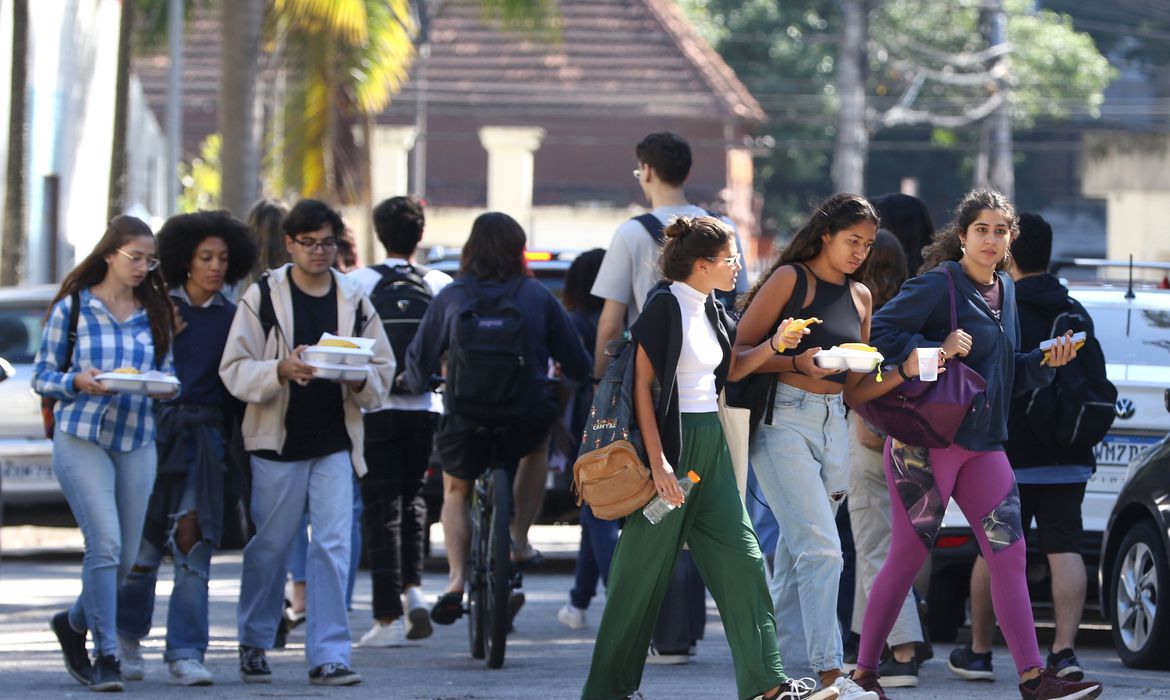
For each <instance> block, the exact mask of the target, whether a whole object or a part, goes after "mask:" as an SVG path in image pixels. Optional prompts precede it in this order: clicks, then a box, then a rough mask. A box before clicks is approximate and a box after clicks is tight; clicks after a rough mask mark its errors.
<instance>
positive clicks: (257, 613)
mask: <svg viewBox="0 0 1170 700" xmlns="http://www.w3.org/2000/svg"><path fill="white" fill-rule="evenodd" d="M251 464H252V520H253V521H254V522H255V524H256V536H255V537H253V538H252V540H251V541H250V542H248V546H246V547H244V564H243V573H242V575H241V577H240V602H239V636H240V644H243V645H246V646H250V647H260V648H262V649H271V648H272V646H273V643H274V642H275V640H276V628H277V626H278V625H279V623H280V615H281V610H282V606H283V600H284V595H283V594H284V580H285V572H286V571H287V570H288V569H287V566H288V557H289V551H290V550H291V549H292V545H293V540H294V539H295V538H296V535H297V529H298V528H299V527H301V526H302V517H303V516H304V513H305V510H306V506H307V508H308V513H309V525H310V527H311V528H312V530H313V537H312V540H311V541H310V542H309V548H308V553H307V557H306V560H307V561H306V571H305V574H306V576H305V588H306V591H305V593H306V596H307V600H306V607H305V617H306V620H305V655H306V657H307V658H308V662H309V666H310V667H311V668H312V667H317V666H320V665H322V664H327V663H343V664H345V665H347V666H348V665H349V659H350V646H351V641H352V640H351V638H350V634H349V618H348V615H347V614H346V610H345V588H346V577H347V574H348V569H349V562H350V537H351V531H352V526H353V475H352V472H353V467H352V465H351V463H350V460H349V453H348V452H334V453H333V454H330V455H326V456H324V457H319V458H317V459H309V460H304V461H299V462H277V461H273V460H267V459H262V458H260V457H256V456H255V455H252V457H251Z"/></svg>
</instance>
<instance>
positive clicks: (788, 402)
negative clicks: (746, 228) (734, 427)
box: [736, 194, 878, 700]
mask: <svg viewBox="0 0 1170 700" xmlns="http://www.w3.org/2000/svg"><path fill="white" fill-rule="evenodd" d="M877 225H878V216H877V212H876V211H874V208H873V207H872V206H871V205H870V203H869V202H868V201H866V200H865V198H863V197H860V196H858V195H853V194H838V195H834V196H833V197H830V198H829V199H827V200H825V201H824V202H822V203H821V205H820V206H818V207H817V209H816V210H815V211H814V213H813V215H812V217H811V218H810V219H809V220H808V222H807V223H806V224H805V225H804V226H803V227H802V228H801V229H800V230H799V231H798V232H797V233H796V235H795V236H794V237H793V239H792V242H791V243H790V244H789V245H788V247H787V248H785V250H784V252H783V253H781V254H780V260H779V261H778V262H777V263H776V264H775V265H774V266H773V267H772V270H771V272H770V273H769V275H768V276H767V277H765V278H764V279H763V280H761V281H760V282H758V283H757V284H756V286H755V287H754V288H752V290H751V291H750V292H749V293H748V296H747V299H746V300H745V304H744V305H745V307H746V310H745V312H744V315H743V318H742V320H741V321H740V324H739V331H738V335H737V340H736V343H737V345H736V349H737V350H739V349H741V348H740V346H741V345H743V346H751V345H753V344H754V343H758V342H759V341H760V339H761V338H764V337H767V335H768V332H769V330H770V329H771V328H774V327H775V326H776V323H777V321H778V320H780V319H781V318H783V317H786V316H795V317H797V318H806V319H807V318H813V317H816V318H819V319H821V321H822V323H820V324H814V325H812V326H811V327H810V328H809V332H808V334H807V336H806V337H805V338H804V339H803V340H802V341H801V343H800V346H799V347H798V348H797V349H796V350H794V351H792V352H790V353H789V352H785V353H781V352H780V351H779V350H777V354H776V357H774V358H773V359H771V360H769V361H768V362H766V363H765V364H764V365H763V366H762V367H761V368H760V369H758V370H756V371H757V372H776V373H778V374H777V381H778V385H777V387H776V398H775V402H774V404H773V406H774V413H773V417H772V422H771V425H766V424H762V425H760V428H759V431H758V434H757V435H756V436H755V437H754V439H753V440H752V446H751V462H752V465H753V467H754V469H755V470H756V478H757V479H758V481H759V483H760V486H761V488H762V490H763V492H764V495H765V497H766V498H767V500H768V503H769V504H770V505H771V508H772V513H773V514H774V515H775V516H776V520H777V523H778V524H779V526H780V541H779V542H777V545H776V554H775V563H774V566H773V567H772V572H773V573H772V578H771V580H770V581H769V589H770V590H771V593H772V599H773V602H774V604H775V607H776V628H777V632H778V633H779V645H780V650H781V654H787V653H789V650H791V649H793V645H799V644H802V643H803V644H804V645H805V646H806V648H807V653H808V660H809V665H810V666H811V667H812V669H813V670H814V671H816V672H817V673H818V674H820V677H821V683H822V684H823V685H825V686H836V687H837V689H838V690H839V691H840V692H841V696H842V697H848V698H856V699H857V700H877V696H876V695H872V694H869V693H864V692H863V691H861V689H860V688H858V687H857V686H856V685H855V684H854V683H853V682H852V680H850V679H849V678H847V677H846V676H844V675H842V673H841V666H842V648H841V647H842V645H841V632H840V629H839V628H838V626H837V622H836V621H837V588H838V582H839V580H840V578H841V568H842V557H841V541H840V538H839V537H838V536H837V526H836V523H835V520H834V518H835V517H836V512H837V507H838V505H839V504H840V503H841V501H842V500H843V499H844V498H845V491H846V489H847V488H848V484H849V428H848V424H847V423H846V422H845V404H844V402H843V400H842V391H843V390H844V384H845V379H846V375H847V373H845V372H841V371H837V370H825V369H821V368H819V367H817V366H816V364H815V363H814V362H813V356H814V355H815V354H816V353H817V352H818V351H820V350H821V349H827V348H830V347H832V346H834V345H840V344H842V343H856V342H865V341H866V339H868V337H869V321H870V313H871V298H870V293H869V290H868V289H866V288H865V286H864V285H863V284H861V282H860V280H861V276H862V273H863V268H864V264H865V260H866V257H867V256H868V255H869V251H870V248H871V247H872V246H873V242H874V239H875V237H876V236H877ZM797 275H800V276H801V277H802V278H803V282H804V284H803V286H804V287H805V288H806V289H807V291H806V293H805V296H804V299H803V300H799V301H798V302H797V303H794V304H791V305H790V304H789V299H790V297H792V295H793V293H794V291H795V289H797V288H798V279H797ZM766 422H767V421H765V423H766ZM802 619H803V621H804V625H803V626H804V638H803V639H801V638H799V636H797V635H794V634H793V632H794V631H797V630H800V629H801V627H802V625H801V620H802ZM814 621H815V622H814ZM796 648H799V647H796Z"/></svg>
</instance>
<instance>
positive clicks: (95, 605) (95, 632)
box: [53, 427, 158, 656]
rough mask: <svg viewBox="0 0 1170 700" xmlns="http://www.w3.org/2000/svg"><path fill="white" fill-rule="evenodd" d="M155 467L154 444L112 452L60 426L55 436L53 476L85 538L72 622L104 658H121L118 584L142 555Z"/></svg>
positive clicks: (71, 610)
mask: <svg viewBox="0 0 1170 700" xmlns="http://www.w3.org/2000/svg"><path fill="white" fill-rule="evenodd" d="M157 467H158V452H157V451H156V449H155V444H154V442H150V443H148V444H146V445H143V446H142V447H139V448H138V449H136V450H131V451H129V452H114V451H112V450H107V449H106V448H104V447H102V446H101V445H98V444H97V443H95V442H90V441H89V440H83V439H81V438H79V437H75V436H73V435H70V434H69V433H66V432H65V431H64V430H61V429H60V427H58V429H57V431H56V432H55V433H54V435H53V473H54V474H55V475H56V477H57V482H58V483H60V484H61V492H62V493H63V494H65V500H67V501H68V502H69V507H70V509H72V510H73V517H74V518H75V519H76V520H77V524H78V526H79V527H80V528H81V534H82V535H84V537H85V557H84V559H82V561H81V595H80V596H79V597H78V598H77V600H76V601H74V603H73V605H72V606H71V607H70V608H69V624H70V626H72V627H73V629H75V630H77V631H79V632H85V631H86V630H89V632H90V633H91V635H92V636H93V648H94V652H95V653H97V654H98V655H101V656H117V655H118V634H117V624H118V586H119V585H120V584H121V582H122V581H123V580H125V578H126V574H128V573H129V572H130V567H132V566H133V565H134V559H135V557H136V556H137V554H138V547H139V544H140V542H141V540H142V524H143V521H144V520H146V506H147V504H148V503H149V502H150V492H151V489H153V488H154V475H155V471H156V470H157Z"/></svg>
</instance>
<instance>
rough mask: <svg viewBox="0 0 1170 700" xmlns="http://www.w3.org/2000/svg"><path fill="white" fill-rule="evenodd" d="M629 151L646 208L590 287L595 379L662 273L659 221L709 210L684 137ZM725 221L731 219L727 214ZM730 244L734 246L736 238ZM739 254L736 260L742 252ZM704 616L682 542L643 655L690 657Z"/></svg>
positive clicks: (645, 142) (624, 230)
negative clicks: (596, 301) (694, 181)
mask: <svg viewBox="0 0 1170 700" xmlns="http://www.w3.org/2000/svg"><path fill="white" fill-rule="evenodd" d="M634 158H635V159H636V161H637V164H638V167H637V169H635V170H634V178H635V179H636V180H637V181H638V186H639V188H640V189H641V190H642V195H643V196H644V197H646V200H647V201H648V202H649V203H650V207H651V211H649V212H648V213H646V214H642V215H640V216H636V217H634V218H632V219H629V220H627V221H624V222H622V224H621V225H619V226H618V227H617V230H616V231H615V232H614V234H613V238H612V239H611V240H610V243H609V247H608V248H607V249H606V251H605V258H604V259H603V260H602V261H601V269H600V270H598V272H597V279H596V281H594V283H593V290H592V293H593V294H594V295H595V296H598V297H601V298H602V299H604V300H605V305H604V306H603V307H602V310H601V317H600V318H599V319H598V322H597V342H596V344H595V345H594V352H593V380H594V382H599V381H601V377H602V376H604V375H605V368H606V366H607V364H608V362H609V359H608V358H607V357H606V354H605V348H606V346H607V345H609V343H610V342H611V341H613V340H616V339H617V338H619V337H620V336H621V335H622V333H623V331H624V330H625V329H626V328H627V327H629V326H631V325H632V324H633V323H634V322H635V321H636V320H637V319H638V315H639V314H640V313H641V311H642V307H643V305H644V304H645V301H646V296H647V295H648V294H649V293H650V290H652V289H653V288H654V285H656V284H657V283H658V282H659V280H661V278H662V272H661V268H660V266H659V263H660V261H661V257H662V245H663V242H664V240H665V238H664V236H663V228H664V227H665V226H666V225H668V224H669V223H670V222H671V221H672V220H674V219H675V218H677V217H680V216H685V217H691V218H695V217H700V216H708V215H709V212H707V210H705V209H703V208H701V207H697V206H695V205H693V204H691V203H690V202H688V201H687V196H686V192H685V191H684V189H683V185H684V183H685V182H686V180H687V177H689V176H690V173H691V163H692V156H691V146H690V144H689V143H687V141H686V139H684V138H683V137H682V136H680V135H678V134H676V133H673V132H670V131H660V132H656V133H653V134H648V135H647V136H646V137H644V138H643V139H642V140H641V141H639V142H638V144H637V145H636V146H635V147H634ZM724 223H726V224H728V225H731V222H730V221H727V220H724ZM733 230H734V227H733ZM736 250H737V251H738V250H740V248H739V243H738V241H737V242H736ZM740 260H741V263H742V260H743V258H742V255H741V258H740ZM733 289H734V292H736V293H738V292H741V291H745V290H746V289H747V279H746V275H740V276H739V277H737V278H736V282H735V287H734V288H733ZM721 294H722V292H721ZM727 308H730V306H728V307H727ZM706 622H707V611H706V596H705V595H704V593H703V584H702V580H701V579H700V577H699V573H698V571H697V570H696V569H695V564H694V562H692V561H691V556H690V553H689V552H688V551H686V550H683V552H682V553H681V554H680V555H679V563H678V565H677V566H676V567H675V573H674V577H673V578H672V579H671V583H670V588H669V591H668V592H667V595H666V602H665V603H664V604H663V606H662V615H661V617H660V625H659V627H658V628H657V630H656V631H655V633H654V642H653V644H651V646H650V649H649V653H650V657H651V658H650V659H648V662H649V663H654V664H685V663H689V662H690V658H691V655H692V654H693V653H694V652H695V650H696V643H697V641H698V640H699V639H701V638H702V637H703V629H704V627H705V626H706Z"/></svg>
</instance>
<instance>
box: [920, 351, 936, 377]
mask: <svg viewBox="0 0 1170 700" xmlns="http://www.w3.org/2000/svg"><path fill="white" fill-rule="evenodd" d="M940 350H942V348H918V378H919V379H921V380H922V381H924V382H933V381H937V380H938V353H939V351H940Z"/></svg>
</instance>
